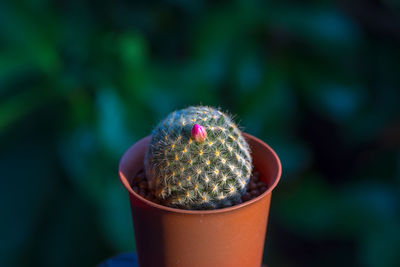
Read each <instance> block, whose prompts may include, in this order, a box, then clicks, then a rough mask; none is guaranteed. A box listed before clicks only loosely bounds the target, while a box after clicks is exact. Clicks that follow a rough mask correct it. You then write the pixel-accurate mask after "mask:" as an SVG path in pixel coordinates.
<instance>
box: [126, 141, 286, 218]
mask: <svg viewBox="0 0 400 267" xmlns="http://www.w3.org/2000/svg"><path fill="white" fill-rule="evenodd" d="M242 134H243V136H244V137H245V138H246V139H253V140H254V141H255V142H256V143H257V144H259V145H261V146H262V147H264V148H265V149H267V150H269V151H270V152H271V153H272V155H273V158H274V160H275V164H276V165H277V167H278V171H277V173H276V175H275V177H273V179H274V182H273V183H272V185H271V186H269V187H268V189H267V190H266V191H265V192H264V193H262V194H261V195H259V196H258V197H256V198H253V199H251V200H248V201H246V202H243V203H240V204H236V205H234V206H231V207H226V208H221V209H213V210H185V209H178V208H171V207H167V206H163V205H160V204H157V203H154V202H152V201H150V200H147V199H146V198H144V197H142V196H140V195H139V194H137V193H136V192H135V191H133V189H132V187H131V185H130V183H129V181H128V179H127V178H126V177H125V175H124V173H123V172H122V165H123V162H124V161H125V158H126V157H127V156H128V154H129V153H128V152H129V151H130V150H131V149H132V148H133V146H134V145H135V144H137V143H138V142H140V141H142V140H143V139H145V138H149V137H150V136H147V137H144V138H142V139H140V140H139V141H137V142H136V143H135V144H133V145H132V146H131V147H129V149H128V150H127V151H126V152H125V153H124V155H123V156H122V158H121V160H120V162H119V166H118V173H119V178H120V181H121V182H122V184H123V185H124V187H125V188H126V189H127V190H128V192H129V193H130V194H132V195H133V196H135V198H137V199H140V200H141V201H143V202H145V203H146V204H147V205H149V206H151V207H153V208H156V209H161V210H164V211H166V212H173V213H179V214H195V215H204V214H216V213H224V212H230V211H233V210H237V209H240V208H242V207H245V206H248V205H251V204H252V203H254V202H256V201H258V200H260V199H262V198H264V197H266V196H267V195H268V194H270V193H271V192H272V190H273V189H274V188H275V187H276V185H277V184H278V182H279V180H280V178H281V175H282V165H281V161H280V159H279V157H278V155H277V154H276V153H275V151H274V150H273V149H272V148H271V147H270V146H269V145H267V144H266V143H264V142H263V141H262V140H260V139H259V138H257V137H255V136H253V135H250V134H248V133H242Z"/></svg>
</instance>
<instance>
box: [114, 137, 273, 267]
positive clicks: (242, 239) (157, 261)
mask: <svg viewBox="0 0 400 267" xmlns="http://www.w3.org/2000/svg"><path fill="white" fill-rule="evenodd" d="M244 136H245V138H246V139H247V141H248V142H249V145H250V148H251V150H252V156H253V164H254V167H255V169H256V170H257V171H258V172H259V173H260V179H261V180H262V181H263V182H264V183H266V184H267V186H268V190H267V191H266V192H264V193H263V194H262V195H260V196H258V197H257V198H255V199H252V200H250V201H247V202H244V203H242V204H239V205H235V206H233V207H229V208H223V209H217V210H204V211H193V210H181V209H174V208H169V207H165V206H162V205H158V204H156V203H153V202H151V201H148V200H146V199H145V198H143V197H141V196H140V195H139V194H136V193H135V192H134V191H133V190H132V187H131V181H132V179H133V177H134V176H135V175H136V174H137V173H138V172H139V171H140V170H141V169H143V158H144V154H145V151H146V148H147V146H148V143H149V141H150V136H148V137H146V138H144V139H142V140H140V141H139V142H137V143H136V144H134V145H133V146H132V147H131V148H130V149H129V150H128V151H127V152H126V153H125V154H124V155H123V157H122V159H121V162H120V165H119V176H120V179H121V181H122V183H123V185H124V186H125V188H126V189H127V190H128V192H129V199H130V203H131V210H132V219H133V225H134V229H135V238H136V247H137V252H138V258H139V265H140V266H141V267H163V266H168V267H170V266H182V267H186V266H188V267H213V266H218V267H224V266H227V267H228V266H229V267H234V266H238V267H259V266H260V265H261V261H262V254H263V248H264V240H265V232H266V229H267V219H268V213H269V206H270V201H271V192H272V190H273V189H274V188H275V186H276V185H277V183H278V181H279V179H280V176H281V163H280V161H279V158H278V156H277V155H276V154H275V152H274V151H273V150H272V149H271V148H270V147H269V146H268V145H266V144H265V143H264V142H262V141H261V140H259V139H257V138H255V137H253V136H251V135H248V134H244Z"/></svg>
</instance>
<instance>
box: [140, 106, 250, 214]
mask: <svg viewBox="0 0 400 267" xmlns="http://www.w3.org/2000/svg"><path fill="white" fill-rule="evenodd" d="M145 171H146V176H147V179H148V181H149V186H150V188H151V190H153V191H154V194H155V196H156V197H157V198H158V199H159V200H160V202H161V203H163V204H164V205H166V206H170V207H176V208H184V209H214V208H221V207H226V206H231V205H233V204H235V203H238V202H239V201H240V197H241V195H242V194H243V193H244V192H245V191H246V185H247V183H248V181H249V179H250V175H251V172H252V164H251V155H250V150H249V147H248V144H247V143H246V141H245V139H244V138H243V136H242V134H241V132H240V130H239V129H238V127H237V126H236V125H235V123H234V122H233V121H232V119H231V118H230V117H229V116H227V115H226V114H224V113H223V112H221V111H219V110H217V109H214V108H211V107H204V106H198V107H189V108H186V109H182V110H179V111H175V112H173V113H171V114H169V115H168V116H167V118H166V119H165V120H163V121H162V122H161V123H160V124H159V125H158V126H157V127H156V128H155V129H154V131H153V133H152V138H151V141H150V145H149V148H148V151H147V153H146V157H145Z"/></svg>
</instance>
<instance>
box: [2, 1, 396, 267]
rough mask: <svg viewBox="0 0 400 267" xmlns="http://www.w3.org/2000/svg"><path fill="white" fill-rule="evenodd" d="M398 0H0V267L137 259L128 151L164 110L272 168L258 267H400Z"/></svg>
mask: <svg viewBox="0 0 400 267" xmlns="http://www.w3.org/2000/svg"><path fill="white" fill-rule="evenodd" d="M399 14H400V2H399V1H396V0H366V1H361V0H355V1H345V0H343V1H329V0H324V1H288V0H283V1H275V3H271V2H268V1H261V0H259V1H255V0H254V1H250V0H237V1H183V0H169V1H147V2H142V3H138V2H133V1H123V0H116V1H101V0H99V1H81V0H68V1H62V0H61V1H48V0H30V1H19V0H17V1H12V0H3V1H0V177H1V180H0V181H1V184H0V203H1V218H0V240H1V242H0V246H1V249H0V266H94V265H95V264H97V263H99V262H100V261H102V260H104V259H106V258H108V257H111V256H113V255H115V254H118V253H121V252H125V251H133V250H135V244H134V236H133V230H132V225H131V217H130V216H131V215H130V210H129V201H128V195H127V192H126V191H125V190H124V188H123V187H122V185H121V184H120V182H119V180H118V176H117V167H118V161H119V159H120V157H121V155H122V154H123V153H124V151H125V150H126V149H127V148H128V147H129V146H130V145H132V144H133V143H134V142H136V141H137V140H139V139H140V138H142V137H144V136H146V135H148V134H149V133H150V131H151V129H152V127H153V126H155V125H156V123H157V122H158V121H159V120H160V119H162V118H163V117H164V116H166V115H167V114H168V113H169V112H171V111H172V110H174V109H177V108H184V107H186V106H188V105H197V104H200V103H202V104H205V105H212V106H219V107H221V108H222V109H223V110H226V111H229V112H231V113H233V114H237V121H238V122H239V123H240V124H241V126H242V127H243V128H244V130H245V131H246V132H248V133H251V134H253V135H256V136H258V137H260V138H261V139H263V140H264V141H266V142H267V143H268V144H270V145H271V146H272V147H273V148H274V149H275V150H276V151H277V153H278V155H279V156H280V157H281V160H282V164H283V170H284V172H283V176H282V180H281V182H280V184H279V186H278V187H277V189H276V191H275V192H274V194H273V199H272V206H271V213H270V220H269V227H268V236H267V241H266V248H265V255H264V262H266V263H267V264H269V266H400V253H399V252H400V200H399V198H400V197H399V196H400V152H399V151H400V149H399V146H400V112H399V109H400V76H399V75H400V72H399V70H400V66H399V62H400V19H399Z"/></svg>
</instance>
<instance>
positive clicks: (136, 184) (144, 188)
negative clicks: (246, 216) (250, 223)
mask: <svg viewBox="0 0 400 267" xmlns="http://www.w3.org/2000/svg"><path fill="white" fill-rule="evenodd" d="M259 178H260V174H259V173H258V172H257V171H253V173H252V175H251V177H250V181H249V183H248V184H247V187H246V193H244V194H243V195H242V198H241V201H239V203H236V204H235V205H237V204H240V203H243V202H246V201H249V200H251V199H253V198H256V197H258V196H259V195H261V194H262V193H264V192H265V191H267V185H266V184H265V183H264V182H262V181H260V179H259ZM132 188H133V191H135V192H136V193H138V194H139V195H140V196H142V197H144V198H146V199H147V200H149V201H152V202H154V203H157V204H161V203H160V202H159V201H158V200H157V198H156V197H155V196H154V194H153V192H152V191H151V190H150V189H149V186H148V182H147V178H146V175H145V172H144V170H141V171H140V172H139V173H138V174H137V175H136V177H135V178H134V179H133V181H132Z"/></svg>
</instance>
